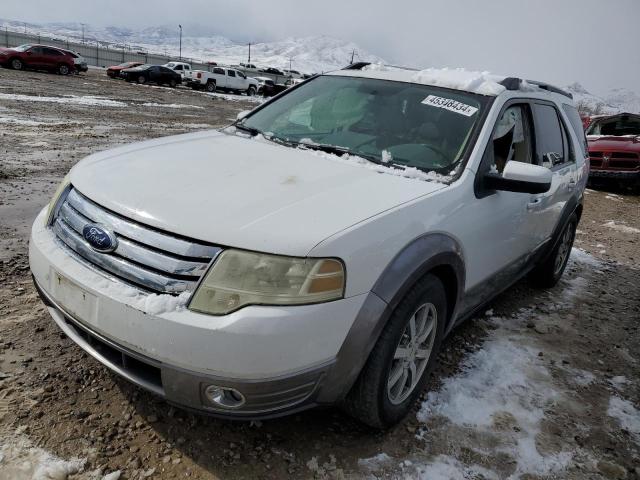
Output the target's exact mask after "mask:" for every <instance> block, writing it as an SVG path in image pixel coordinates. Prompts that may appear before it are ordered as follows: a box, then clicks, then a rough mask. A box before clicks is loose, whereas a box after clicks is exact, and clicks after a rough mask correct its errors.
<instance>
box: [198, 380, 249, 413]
mask: <svg viewBox="0 0 640 480" xmlns="http://www.w3.org/2000/svg"><path fill="white" fill-rule="evenodd" d="M204 394H205V396H206V397H207V400H209V401H210V402H211V403H213V404H214V405H216V406H219V407H222V408H240V407H241V406H242V405H244V403H245V401H246V400H245V398H244V395H242V394H241V393H240V392H239V391H238V390H236V389H235V388H229V387H220V386H218V385H209V386H208V387H207V388H205V389H204Z"/></svg>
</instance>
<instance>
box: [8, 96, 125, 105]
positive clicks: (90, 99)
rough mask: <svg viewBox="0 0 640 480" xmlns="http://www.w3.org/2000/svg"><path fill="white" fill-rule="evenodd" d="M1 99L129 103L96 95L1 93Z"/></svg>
mask: <svg viewBox="0 0 640 480" xmlns="http://www.w3.org/2000/svg"><path fill="white" fill-rule="evenodd" d="M0 100H14V101H18V102H48V103H64V104H70V105H85V106H87V105H88V106H101V107H126V106H127V104H126V103H124V102H119V101H117V100H111V99H109V98H104V97H95V96H90V95H87V96H75V95H69V96H64V97H44V96H37V95H21V94H18V93H0Z"/></svg>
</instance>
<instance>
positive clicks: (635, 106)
mask: <svg viewBox="0 0 640 480" xmlns="http://www.w3.org/2000/svg"><path fill="white" fill-rule="evenodd" d="M565 89H566V90H567V91H569V92H570V93H572V94H573V99H574V101H575V102H576V105H577V106H578V110H581V111H583V112H585V113H590V114H608V113H620V112H629V113H640V95H638V94H637V93H635V92H633V91H631V90H628V89H626V88H614V89H612V90H610V91H609V92H607V94H606V95H604V96H602V97H600V96H598V95H594V94H592V93H590V92H589V91H588V90H587V89H586V88H584V87H583V86H582V85H581V84H580V83H578V82H575V83H572V84H571V85H568V86H567V87H565Z"/></svg>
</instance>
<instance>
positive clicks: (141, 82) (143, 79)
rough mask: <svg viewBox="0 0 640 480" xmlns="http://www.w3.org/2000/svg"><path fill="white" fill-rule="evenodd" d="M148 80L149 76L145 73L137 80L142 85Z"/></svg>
mask: <svg viewBox="0 0 640 480" xmlns="http://www.w3.org/2000/svg"><path fill="white" fill-rule="evenodd" d="M146 81H147V78H146V77H145V76H144V75H140V76H139V77H138V78H137V79H136V82H138V83H139V84H140V85H142V84H143V83H145V82H146Z"/></svg>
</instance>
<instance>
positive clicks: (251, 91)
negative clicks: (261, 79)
mask: <svg viewBox="0 0 640 480" xmlns="http://www.w3.org/2000/svg"><path fill="white" fill-rule="evenodd" d="M255 94H256V87H254V86H253V85H250V86H249V88H247V95H248V96H250V97H254V96H255Z"/></svg>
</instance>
